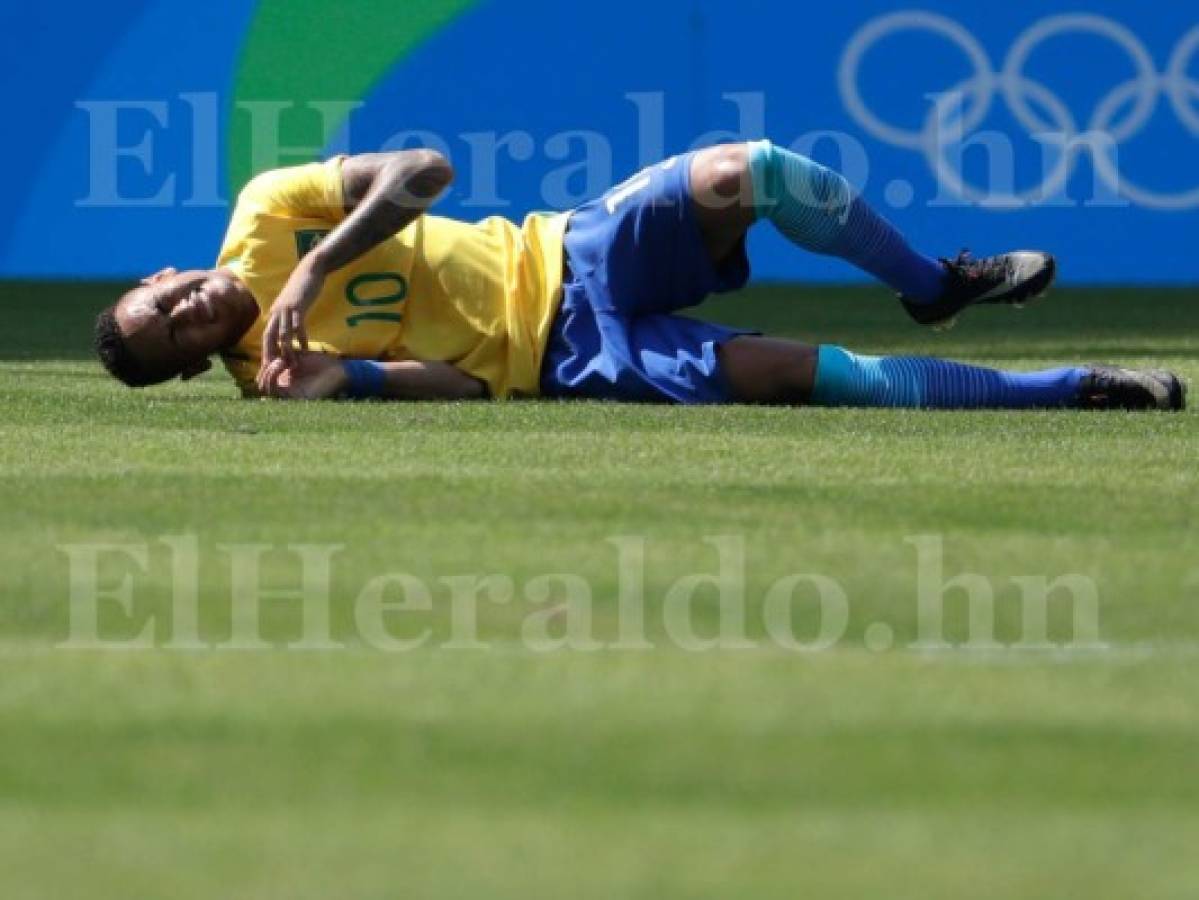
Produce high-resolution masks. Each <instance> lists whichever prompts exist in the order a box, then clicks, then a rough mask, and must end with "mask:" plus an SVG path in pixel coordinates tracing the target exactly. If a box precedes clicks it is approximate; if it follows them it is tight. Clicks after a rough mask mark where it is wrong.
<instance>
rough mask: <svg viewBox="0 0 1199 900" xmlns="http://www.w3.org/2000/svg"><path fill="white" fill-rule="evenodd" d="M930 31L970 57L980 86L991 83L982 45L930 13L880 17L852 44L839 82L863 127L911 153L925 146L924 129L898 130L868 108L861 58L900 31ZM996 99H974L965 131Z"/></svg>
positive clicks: (990, 94) (986, 95)
mask: <svg viewBox="0 0 1199 900" xmlns="http://www.w3.org/2000/svg"><path fill="white" fill-rule="evenodd" d="M914 30H915V31H919V30H924V31H930V32H932V33H934V34H939V35H942V36H944V37H946V38H948V39H949V40H950V41H951V42H952V43H953V44H955V45H956V46H957V47H959V48H960V49H961V50H962V52H963V53H965V54H966V56H967V57H969V59H970V62H971V63H972V64H973V65H974V79H972V80H976V81H977V82H978V83H979V84H983V85H985V84H987V83H989V78H990V76H992V75H994V69H993V68H992V66H991V59H990V57H988V56H987V51H986V50H984V49H983V47H982V44H980V43H979V42H978V39H977V38H975V37H974V35H972V34H971V33H970V32H969V31H968V30H967V29H966V28H965V27H963V26H962V25H961V24H959V23H957V22H955V21H953V19H949V18H946V17H945V16H940V15H937V14H936V13H929V12H898V13H892V14H891V15H887V16H881V17H880V18H878V19H875V20H874V21H872V22H868V23H867V24H866V25H864V26H863V27H862V28H861V29H860V30H859V31H858V33H857V34H855V35H854V36H853V38H852V39H851V40H850V42H849V45H848V46H847V47H846V48H845V55H844V56H843V57H842V58H841V66H840V70H839V72H838V76H837V80H838V83H839V85H840V88H841V98H842V99H843V100H844V101H845V105H846V106H847V107H848V108H849V112H850V114H851V115H853V116H854V118H856V119H857V120H858V122H859V123H861V125H862V127H863V128H865V129H866V130H867V131H869V132H870V133H871V134H873V135H874V136H875V137H877V138H879V139H880V140H884V141H886V142H887V143H889V144H894V145H895V146H897V147H906V148H908V149H909V150H919V149H921V148H922V147H923V146H924V134H925V129H923V128H922V129H906V128H899V127H897V126H895V125H890V124H888V123H887V122H884V121H883V120H882V119H880V118H879V117H878V116H876V115H875V114H874V112H873V111H872V110H871V109H870V108H869V107H868V106H867V105H866V102H865V101H864V100H863V99H862V94H861V91H859V90H858V74H859V72H860V70H861V66H862V58H863V57H864V56H865V55H866V53H867V52H868V51H869V50H871V49H872V48H873V47H874V45H875V44H877V43H878V42H879V41H880V40H882V39H883V38H885V37H889V36H890V35H892V34H894V33H896V32H899V31H914ZM994 97H995V94H994V91H993V90H985V91H982V92H980V93H979V94H977V95H976V96H975V98H974V101H975V104H974V108H973V110H972V111H971V113H970V114H969V115H968V116H966V118H965V121H966V122H968V123H969V124H968V125H966V126H965V129H964V130H966V131H970V130H973V129H974V128H976V127H978V125H980V124H981V123H982V121H983V119H985V118H986V117H987V113H988V112H990V109H991V103H992V102H993V100H994Z"/></svg>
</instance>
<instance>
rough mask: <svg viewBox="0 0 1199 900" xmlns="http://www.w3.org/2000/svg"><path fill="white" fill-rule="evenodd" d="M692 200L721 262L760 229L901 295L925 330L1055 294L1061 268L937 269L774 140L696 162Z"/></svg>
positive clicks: (1050, 264) (991, 262)
mask: <svg viewBox="0 0 1199 900" xmlns="http://www.w3.org/2000/svg"><path fill="white" fill-rule="evenodd" d="M690 180H691V194H692V201H693V204H694V207H695V215H696V220H697V222H698V223H699V224H700V227H701V229H702V231H703V234H704V241H705V244H706V246H707V247H708V250H709V253H710V254H711V256H712V258H713V260H714V261H720V260H722V259H724V258H725V256H727V255H728V254H730V253H732V252H733V250H734V249H735V248H737V247H738V245H739V243H740V242H741V241H742V240H743V238H744V235H745V233H746V231H747V230H748V229H749V228H750V227H751V226H752V225H753V224H754V223H755V222H757V221H760V220H763V219H765V220H768V221H770V222H771V223H772V224H773V225H774V226H775V227H776V228H777V229H778V230H779V232H780V233H781V234H783V236H784V237H786V238H787V239H788V240H790V241H791V242H792V243H794V244H796V245H797V246H799V247H802V248H804V249H805V250H809V251H811V252H814V253H820V254H824V255H829V256H837V257H840V258H842V259H845V260H846V261H848V262H850V263H852V264H854V265H856V266H857V267H858V268H860V269H863V270H864V271H866V272H869V273H870V274H872V275H874V276H875V277H876V278H878V279H879V280H880V281H882V282H884V283H885V284H888V285H890V286H891V287H892V288H894V289H895V290H896V291H898V292H899V294H900V297H901V299H902V301H903V303H904V306H905V307H906V308H907V310H908V312H909V313H910V314H911V315H912V317H913V318H915V319H916V320H917V321H918V322H920V323H921V324H926V325H936V324H943V323H945V322H948V321H949V320H952V319H953V318H954V317H955V316H956V315H957V314H958V313H959V312H960V311H961V310H962V309H963V308H964V307H966V306H969V305H971V304H974V303H1020V302H1023V301H1025V300H1028V299H1032V298H1033V297H1035V296H1039V295H1040V294H1042V293H1044V292H1045V291H1046V290H1048V288H1049V286H1050V284H1051V283H1052V281H1053V278H1054V276H1055V273H1056V264H1055V262H1054V260H1053V258H1052V257H1051V256H1049V255H1048V254H1044V253H1034V252H1018V253H1009V254H1005V255H1003V256H998V257H991V258H989V259H982V260H974V259H971V258H969V257H968V256H965V255H963V256H962V257H959V258H958V259H957V260H953V261H950V260H935V259H932V258H931V257H928V256H925V255H924V254H921V253H919V252H917V251H916V250H914V249H913V248H912V247H911V246H910V245H909V244H908V242H907V240H906V239H905V238H904V237H903V235H902V234H900V233H899V231H897V230H896V229H895V228H894V227H893V226H892V225H891V224H890V223H889V222H888V221H887V220H886V219H885V218H883V217H882V216H881V215H879V214H878V213H877V212H876V211H875V210H873V209H872V208H871V207H870V206H869V204H867V203H866V201H865V200H864V199H863V198H862V197H861V196H860V195H858V194H857V193H856V192H855V191H854V190H853V188H852V187H851V186H850V184H849V182H848V181H846V179H845V178H844V177H843V176H841V175H839V174H838V173H836V172H834V171H832V170H831V169H828V168H826V167H825V166H822V165H820V164H819V163H816V162H814V161H813V160H811V159H808V158H806V157H804V156H800V155H799V154H796V153H792V152H791V151H789V150H786V149H784V148H781V147H776V146H774V145H773V144H771V143H770V142H769V141H759V142H756V143H752V144H735V145H728V146H722V147H713V148H710V149H708V150H704V151H701V152H699V153H697V154H695V155H694V157H693V158H692V163H691V179H690Z"/></svg>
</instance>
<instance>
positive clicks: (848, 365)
mask: <svg viewBox="0 0 1199 900" xmlns="http://www.w3.org/2000/svg"><path fill="white" fill-rule="evenodd" d="M1085 374H1086V370H1085V369H1080V368H1077V367H1071V368H1064V369H1049V370H1047V371H1044V372H1000V371H998V370H996V369H982V368H979V367H977V366H967V365H963V364H962V363H955V362H946V361H945V360H942V359H931V358H929V357H920V356H910V357H902V356H859V355H857V354H854V353H850V352H849V351H847V350H843V349H842V348H840V347H834V346H832V345H830V344H824V345H822V346H821V347H820V355H819V357H818V359H817V363H816V387H815V389H814V390H813V391H812V400H811V402H812V405H813V406H893V407H913V408H922V409H1037V408H1054V407H1062V406H1066V405H1068V404H1069V403H1070V402H1071V401H1072V400H1073V399H1074V397H1075V394H1076V393H1077V391H1078V384H1079V382H1080V381H1081V380H1082V377H1083V376H1084V375H1085Z"/></svg>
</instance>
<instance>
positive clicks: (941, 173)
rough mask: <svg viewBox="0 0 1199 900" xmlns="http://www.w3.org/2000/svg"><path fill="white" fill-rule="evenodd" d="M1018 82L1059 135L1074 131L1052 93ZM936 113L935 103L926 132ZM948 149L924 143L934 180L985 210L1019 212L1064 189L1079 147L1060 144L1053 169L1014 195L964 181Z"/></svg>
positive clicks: (944, 145) (949, 93)
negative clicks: (1054, 122)
mask: <svg viewBox="0 0 1199 900" xmlns="http://www.w3.org/2000/svg"><path fill="white" fill-rule="evenodd" d="M1020 80H1021V83H1022V85H1023V90H1024V91H1026V92H1027V93H1029V94H1031V95H1032V96H1033V97H1034V99H1036V100H1037V101H1038V102H1040V103H1042V104H1044V106H1045V108H1046V109H1047V110H1048V111H1049V113H1050V115H1052V116H1053V117H1055V118H1056V119H1058V121H1059V122H1060V124H1061V125H1062V127H1061V129H1060V131H1061V132H1062V133H1063V134H1073V133H1075V132H1076V131H1077V126H1076V125H1075V122H1074V117H1073V116H1072V115H1071V114H1070V109H1069V108H1068V107H1067V106H1066V104H1064V103H1062V101H1061V99H1060V98H1059V97H1058V96H1057V95H1056V94H1054V93H1053V92H1052V91H1050V90H1049V89H1048V88H1046V87H1045V86H1044V85H1041V84H1038V83H1037V82H1035V81H1030V80H1028V79H1027V78H1021V79H1020ZM958 87H959V88H964V87H965V85H964V84H963V85H958ZM942 96H946V97H960V96H963V94H962V93H961V92H960V91H947V92H946V93H945V94H944V95H942ZM939 111H940V108H939V104H938V105H937V106H934V108H933V110H932V111H931V112H930V113H929V116H928V119H927V123H926V126H925V128H926V131H928V130H931V129H933V128H935V126H936V119H937V116H938V113H939ZM948 146H949V144H948V143H947V142H945V141H935V140H932V138H931V135H930V137H929V139H928V140H926V142H925V146H924V158H925V160H927V162H928V165H929V168H930V169H931V170H932V172H933V175H934V177H936V178H937V179H938V181H939V182H940V183H941V184H943V185H945V186H946V187H948V188H949V189H950V190H951V191H953V192H954V193H955V194H957V195H958V196H960V197H962V198H963V199H966V200H970V201H971V202H974V203H977V204H979V205H980V206H984V207H986V208H987V209H1002V210H1011V209H1023V208H1024V207H1026V206H1029V205H1031V204H1033V203H1036V202H1038V201H1043V200H1045V199H1047V198H1049V197H1052V196H1054V195H1055V194H1056V193H1057V192H1058V191H1060V190H1062V189H1064V188H1065V187H1066V185H1067V184H1069V182H1070V174H1071V172H1072V171H1073V169H1074V157H1075V156H1076V155H1077V154H1078V151H1079V148H1078V147H1077V146H1075V145H1074V144H1072V143H1070V142H1064V145H1063V147H1062V148H1061V149H1060V150H1059V155H1058V159H1057V162H1056V163H1055V164H1054V166H1053V170H1052V171H1051V172H1050V173H1049V175H1048V176H1046V178H1045V180H1044V181H1043V182H1042V183H1041V184H1039V185H1037V186H1036V187H1033V188H1029V189H1028V190H1027V191H1020V192H1018V193H996V192H991V191H981V190H979V189H978V188H976V187H975V186H974V185H972V184H970V183H969V182H967V181H966V179H965V178H964V177H963V176H962V174H961V173H960V172H958V171H956V170H955V169H954V167H953V166H952V165H950V164H949V162H948V161H947V160H946V159H945V150H946V149H947V147H948Z"/></svg>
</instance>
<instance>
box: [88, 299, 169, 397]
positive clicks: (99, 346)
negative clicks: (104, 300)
mask: <svg viewBox="0 0 1199 900" xmlns="http://www.w3.org/2000/svg"><path fill="white" fill-rule="evenodd" d="M116 310H117V308H116V306H110V307H108V309H106V310H104V311H103V312H102V313H100V315H99V316H97V317H96V338H95V347H96V355H97V356H99V357H100V362H102V363H103V364H104V368H105V369H107V370H108V374H110V375H112V377H113V378H116V379H117V380H118V381H120V382H122V383H123V384H127V385H129V387H149V386H150V385H153V384H162V383H163V382H164V381H170V380H171V379H172V378H175V377H176V376H178V375H179V374H180V372H181V371H182V370H181V369H180V370H177V371H169V370H158V371H154V370H151V369H149V368H147V367H146V366H144V365H142V363H141V362H140V361H139V360H138V359H137V357H135V356H134V355H133V354H132V353H130V352H129V345H128V344H127V343H126V342H125V335H123V334H121V326H120V325H119V324H118V323H117V313H116Z"/></svg>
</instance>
